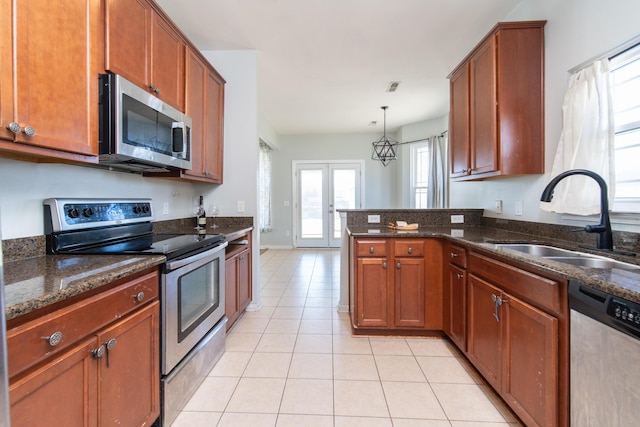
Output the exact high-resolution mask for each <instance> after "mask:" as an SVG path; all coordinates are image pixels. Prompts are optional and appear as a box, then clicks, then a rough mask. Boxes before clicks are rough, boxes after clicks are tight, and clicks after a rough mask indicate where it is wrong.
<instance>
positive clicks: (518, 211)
mask: <svg viewBox="0 0 640 427" xmlns="http://www.w3.org/2000/svg"><path fill="white" fill-rule="evenodd" d="M515 210H516V216H522V200H518V201H517V202H516V209H515Z"/></svg>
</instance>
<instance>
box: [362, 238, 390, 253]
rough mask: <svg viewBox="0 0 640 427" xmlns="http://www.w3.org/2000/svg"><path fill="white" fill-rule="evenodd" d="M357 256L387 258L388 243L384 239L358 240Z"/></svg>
mask: <svg viewBox="0 0 640 427" xmlns="http://www.w3.org/2000/svg"><path fill="white" fill-rule="evenodd" d="M356 256H358V257H367V256H370V257H380V256H387V241H386V240H383V239H375V240H374V239H370V240H356Z"/></svg>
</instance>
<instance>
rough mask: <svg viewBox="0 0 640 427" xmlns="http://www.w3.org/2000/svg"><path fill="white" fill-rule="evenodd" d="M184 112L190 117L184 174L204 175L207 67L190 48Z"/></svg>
mask: <svg viewBox="0 0 640 427" xmlns="http://www.w3.org/2000/svg"><path fill="white" fill-rule="evenodd" d="M185 70H186V74H185V75H186V78H185V84H186V87H185V96H186V102H185V112H186V113H187V115H188V116H189V117H191V169H190V170H185V171H184V174H185V175H188V176H193V177H206V166H205V164H206V159H205V156H206V143H205V131H204V129H205V121H206V120H205V85H206V83H205V79H206V75H207V67H206V65H205V64H204V63H203V62H202V61H201V60H200V58H199V57H198V56H197V55H196V54H195V52H193V51H192V50H191V49H187V55H186V66H185Z"/></svg>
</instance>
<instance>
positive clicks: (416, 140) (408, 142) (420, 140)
mask: <svg viewBox="0 0 640 427" xmlns="http://www.w3.org/2000/svg"><path fill="white" fill-rule="evenodd" d="M447 133H449V131H448V130H445V131H444V132H442V133H441V134H440V135H431V136H429V137H427V138H421V139H415V140H413V141H405V142H399V143H398V144H400V145H402V144H413V143H414V142H422V141H427V140H429V138H433V137H434V136H437V137H442V136H445V135H446V134H447Z"/></svg>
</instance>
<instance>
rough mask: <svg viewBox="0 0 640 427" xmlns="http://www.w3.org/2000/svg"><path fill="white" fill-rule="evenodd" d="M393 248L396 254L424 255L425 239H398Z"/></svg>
mask: <svg viewBox="0 0 640 427" xmlns="http://www.w3.org/2000/svg"><path fill="white" fill-rule="evenodd" d="M393 248H394V254H395V256H424V240H405V239H398V240H396V241H395V242H394V245H393Z"/></svg>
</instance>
